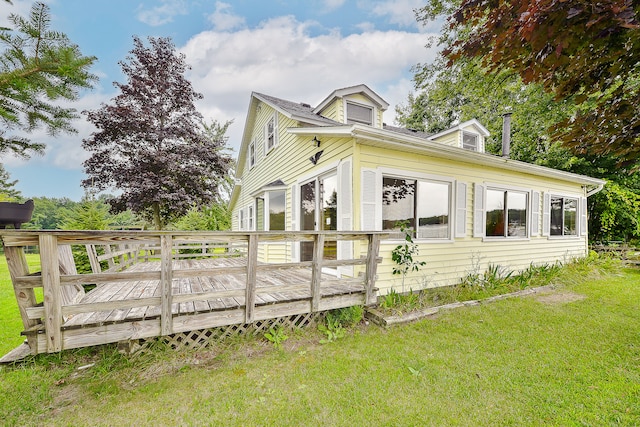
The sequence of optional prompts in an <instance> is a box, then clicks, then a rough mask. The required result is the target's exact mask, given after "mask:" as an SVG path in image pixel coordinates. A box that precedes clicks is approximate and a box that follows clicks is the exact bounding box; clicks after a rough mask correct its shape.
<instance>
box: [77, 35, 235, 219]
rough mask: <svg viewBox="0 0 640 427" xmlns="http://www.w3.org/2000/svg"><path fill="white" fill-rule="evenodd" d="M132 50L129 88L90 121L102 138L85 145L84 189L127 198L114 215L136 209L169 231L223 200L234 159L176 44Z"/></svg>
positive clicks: (116, 202)
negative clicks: (206, 116)
mask: <svg viewBox="0 0 640 427" xmlns="http://www.w3.org/2000/svg"><path fill="white" fill-rule="evenodd" d="M133 42H134V48H133V50H132V51H131V52H130V55H129V56H128V57H127V61H121V62H120V65H121V67H122V71H123V72H124V74H125V75H126V77H127V83H115V85H116V87H117V88H118V89H119V90H120V92H121V93H120V94H119V95H118V96H116V97H115V98H113V99H112V103H111V104H109V105H105V104H102V105H101V108H100V109H98V110H94V111H90V112H87V113H86V114H87V117H88V119H89V121H90V122H91V123H93V124H94V125H95V126H96V128H97V129H98V131H96V132H95V133H93V134H92V135H91V136H90V137H89V138H87V139H85V140H83V147H84V148H85V149H86V150H87V151H89V152H90V153H91V156H90V158H89V159H88V160H86V161H85V163H84V167H85V172H86V174H87V175H88V178H87V179H86V180H84V181H83V186H84V187H85V188H94V189H96V190H98V191H102V190H106V189H109V188H115V189H118V190H120V195H119V196H116V197H113V198H112V199H110V200H109V203H110V204H111V210H112V212H114V213H115V212H122V211H125V210H127V209H131V210H132V211H134V212H136V213H139V214H141V215H142V216H144V217H145V218H147V219H149V220H151V221H152V222H153V223H154V225H155V227H156V228H157V229H162V228H164V226H165V225H166V224H168V223H169V222H170V221H172V220H174V219H176V218H178V217H180V216H182V215H184V214H185V213H186V212H188V211H189V209H190V208H191V207H193V206H198V205H205V204H208V203H209V202H211V201H213V200H215V199H216V197H217V195H218V186H219V183H220V181H221V180H222V179H223V177H224V176H225V175H226V174H227V173H228V169H229V167H230V158H229V156H228V155H226V154H225V153H224V151H223V149H224V144H225V139H224V138H223V137H221V136H220V135H215V136H214V137H212V132H211V129H207V125H206V124H204V123H203V121H202V116H201V115H200V113H198V111H197V110H196V108H195V105H194V102H195V100H197V99H200V98H202V95H201V94H199V93H197V92H195V91H194V90H193V89H192V87H191V83H190V82H189V81H188V80H186V78H185V77H184V73H185V71H186V70H187V69H188V66H187V64H186V63H185V58H184V55H182V54H177V53H176V51H175V46H174V45H173V43H172V42H171V40H170V39H169V38H149V43H150V46H149V47H146V46H145V45H144V44H143V43H142V41H141V40H140V39H139V38H138V37H134V40H133ZM225 130H226V128H225ZM213 133H214V134H215V132H213Z"/></svg>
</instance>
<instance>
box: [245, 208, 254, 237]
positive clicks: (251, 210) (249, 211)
mask: <svg viewBox="0 0 640 427" xmlns="http://www.w3.org/2000/svg"><path fill="white" fill-rule="evenodd" d="M254 211H255V209H254V207H253V206H249V207H247V229H248V230H249V231H253V230H254V225H253V224H254V219H255V216H254Z"/></svg>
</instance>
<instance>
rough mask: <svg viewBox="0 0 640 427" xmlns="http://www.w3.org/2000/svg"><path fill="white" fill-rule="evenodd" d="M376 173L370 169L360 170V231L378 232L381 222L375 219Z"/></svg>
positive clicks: (376, 197) (376, 198)
mask: <svg viewBox="0 0 640 427" xmlns="http://www.w3.org/2000/svg"><path fill="white" fill-rule="evenodd" d="M377 175H378V174H377V172H376V171H375V170H372V169H363V170H362V181H361V185H362V209H361V210H362V212H361V215H362V218H361V221H360V224H362V231H376V230H379V227H380V226H379V225H378V224H381V222H380V221H379V220H378V218H377V212H378V209H377V206H376V201H377V200H378V191H377V188H378V176H377Z"/></svg>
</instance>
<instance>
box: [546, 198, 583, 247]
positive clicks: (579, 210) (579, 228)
mask: <svg viewBox="0 0 640 427" xmlns="http://www.w3.org/2000/svg"><path fill="white" fill-rule="evenodd" d="M551 199H563V200H564V199H573V200H576V234H567V235H565V234H564V231H563V234H562V235H552V234H551ZM586 200H587V199H586V197H584V196H581V195H579V194H567V193H560V192H558V193H556V192H546V193H545V197H544V206H543V208H542V209H543V221H544V223H543V230H544V232H543V235H544V236H545V237H547V238H549V239H552V240H555V239H579V238H581V237H582V236H584V235H585V234H586V230H585V228H586V224H585V223H586V220H585V219H583V216H585V213H584V212H585V211H586ZM562 218H563V222H564V203H563V207H562Z"/></svg>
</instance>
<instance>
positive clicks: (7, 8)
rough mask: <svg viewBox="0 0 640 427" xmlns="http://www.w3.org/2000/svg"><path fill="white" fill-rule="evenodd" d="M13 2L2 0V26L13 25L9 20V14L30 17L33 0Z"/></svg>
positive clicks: (0, 25) (0, 24)
mask: <svg viewBox="0 0 640 427" xmlns="http://www.w3.org/2000/svg"><path fill="white" fill-rule="evenodd" d="M11 3H12V4H9V3H6V2H5V1H4V0H2V2H0V4H2V5H3V6H2V12H0V27H13V25H12V24H11V22H10V21H9V15H19V16H22V17H23V18H28V17H29V13H30V12H31V5H33V0H13V1H12V2H11Z"/></svg>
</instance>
